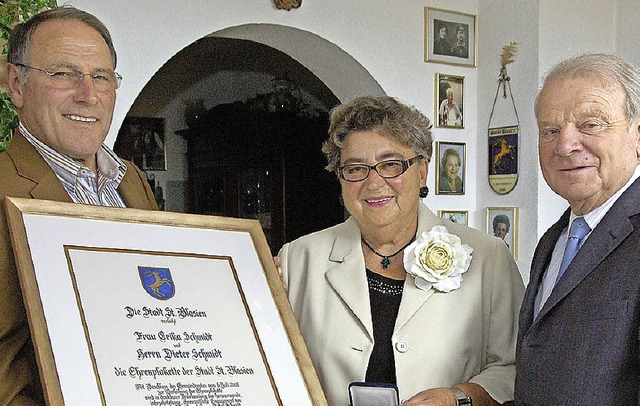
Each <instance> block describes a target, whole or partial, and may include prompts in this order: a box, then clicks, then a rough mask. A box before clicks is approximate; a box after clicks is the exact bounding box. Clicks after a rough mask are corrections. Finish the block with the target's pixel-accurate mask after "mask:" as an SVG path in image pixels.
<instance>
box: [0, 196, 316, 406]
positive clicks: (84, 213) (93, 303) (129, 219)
mask: <svg viewBox="0 0 640 406" xmlns="http://www.w3.org/2000/svg"><path fill="white" fill-rule="evenodd" d="M5 208H6V212H7V220H8V224H9V229H10V233H11V240H12V245H13V249H14V254H15V259H16V264H17V267H18V273H19V276H20V284H21V288H22V293H23V298H24V302H25V307H26V310H27V316H28V321H29V327H30V330H31V334H32V340H33V343H34V349H35V352H36V358H37V361H38V366H39V369H40V376H41V382H42V385H43V388H44V392H45V399H46V401H47V404H52V405H64V404H65V403H66V404H93V405H106V404H147V403H148V399H160V398H162V397H163V396H165V397H166V396H168V395H172V396H180V399H182V400H184V399H185V396H186V397H187V398H188V397H189V396H192V394H193V393H196V391H195V390H192V391H189V389H190V388H191V389H194V388H199V389H198V391H197V393H200V394H202V393H205V392H206V396H207V397H208V399H209V400H215V399H220V400H219V401H220V402H223V401H224V402H229V401H230V399H235V400H234V403H236V402H238V403H239V402H240V401H242V402H243V403H244V402H248V403H249V404H270V405H288V404H296V405H298V404H303V405H308V406H315V405H326V404H327V402H326V398H325V396H324V393H323V391H322V388H321V387H320V383H319V380H318V377H317V375H316V373H315V369H314V368H313V365H312V363H311V360H310V357H309V354H308V351H307V349H306V346H305V344H304V340H303V338H302V335H301V333H300V330H299V327H298V325H297V323H296V320H295V317H294V315H293V312H292V310H291V306H290V305H289V302H288V299H287V296H286V292H285V290H284V287H283V285H282V281H281V280H280V276H279V274H278V271H277V269H276V267H275V264H274V262H273V257H272V255H271V252H270V250H269V248H268V245H267V241H266V238H265V236H264V233H263V232H262V229H261V227H260V223H259V222H258V221H257V220H249V219H235V218H225V217H215V216H203V215H192V214H183V213H169V212H161V211H148V210H137V209H121V208H112V207H99V206H90V205H78V204H72V203H60V202H50V201H43V200H35V199H17V198H6V199H5ZM145 236H146V237H145ZM151 236H152V238H151ZM183 332H184V333H183ZM191 332H193V334H191ZM169 361H170V362H169ZM147 384H149V385H147ZM180 388H183V389H184V390H181V389H180ZM203 391H204V392H203ZM194 396H195V395H194ZM221 396H222V397H221Z"/></svg>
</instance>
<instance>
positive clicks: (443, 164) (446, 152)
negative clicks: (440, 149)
mask: <svg viewBox="0 0 640 406" xmlns="http://www.w3.org/2000/svg"><path fill="white" fill-rule="evenodd" d="M450 156H453V157H455V158H456V159H457V160H458V165H462V158H460V154H459V153H458V151H456V150H455V149H453V148H447V149H445V150H444V153H443V154H442V159H441V160H440V169H442V172H443V173H444V171H445V169H446V168H447V158H449V157H450Z"/></svg>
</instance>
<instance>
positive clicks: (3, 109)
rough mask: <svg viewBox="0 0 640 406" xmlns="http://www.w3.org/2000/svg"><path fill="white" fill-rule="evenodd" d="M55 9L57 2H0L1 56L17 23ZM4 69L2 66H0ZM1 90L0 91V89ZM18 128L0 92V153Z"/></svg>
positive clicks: (15, 118) (54, 0) (5, 99)
mask: <svg viewBox="0 0 640 406" xmlns="http://www.w3.org/2000/svg"><path fill="white" fill-rule="evenodd" d="M54 7H57V0H4V1H0V43H1V44H2V52H1V54H2V55H5V54H6V53H7V41H8V39H9V35H10V34H11V29H12V28H13V26H14V25H15V24H16V23H17V22H23V21H26V20H28V19H29V18H30V17H31V16H32V15H34V14H36V13H38V12H39V11H42V10H45V9H49V8H54ZM0 69H4V66H0ZM0 90H1V89H0ZM17 127H18V115H17V114H16V109H15V107H14V105H13V104H12V103H11V99H10V98H9V95H8V94H7V93H6V92H4V91H2V92H0V152H2V151H4V150H5V149H7V147H8V146H9V142H10V141H11V135H12V134H13V131H14V130H15V129H16V128H17Z"/></svg>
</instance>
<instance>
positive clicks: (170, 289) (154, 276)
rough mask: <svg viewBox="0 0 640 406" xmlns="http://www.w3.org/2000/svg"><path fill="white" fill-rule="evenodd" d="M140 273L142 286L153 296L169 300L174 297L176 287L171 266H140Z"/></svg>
mask: <svg viewBox="0 0 640 406" xmlns="http://www.w3.org/2000/svg"><path fill="white" fill-rule="evenodd" d="M138 274H139V275H140V281H141V282H142V287H143V288H144V290H146V291H147V293H148V294H150V295H151V296H153V297H155V298H156V299H160V300H167V299H170V298H171V297H173V294H174V293H175V287H174V285H173V279H171V271H169V268H154V267H150V266H139V267H138Z"/></svg>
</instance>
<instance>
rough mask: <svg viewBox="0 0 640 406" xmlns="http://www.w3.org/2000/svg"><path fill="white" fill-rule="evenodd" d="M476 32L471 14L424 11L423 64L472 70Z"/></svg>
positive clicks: (474, 21) (473, 17)
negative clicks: (464, 67) (433, 63)
mask: <svg viewBox="0 0 640 406" xmlns="http://www.w3.org/2000/svg"><path fill="white" fill-rule="evenodd" d="M477 32H478V31H477V23H476V16H475V15H473V14H466V13H460V12H457V11H451V10H443V9H439V8H433V7H425V8H424V60H425V62H435V63H444V64H449V65H458V66H469V67H475V66H476V54H477V50H478V45H477V43H478V41H477Z"/></svg>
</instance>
